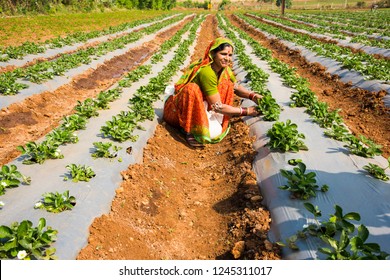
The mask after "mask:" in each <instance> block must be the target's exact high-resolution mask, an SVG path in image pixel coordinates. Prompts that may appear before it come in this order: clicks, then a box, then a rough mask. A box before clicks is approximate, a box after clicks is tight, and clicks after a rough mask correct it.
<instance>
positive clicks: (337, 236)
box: [304, 203, 389, 260]
mask: <svg viewBox="0 0 390 280" xmlns="http://www.w3.org/2000/svg"><path fill="white" fill-rule="evenodd" d="M304 206H305V208H306V209H307V210H308V211H309V212H310V213H312V214H313V215H314V217H315V219H316V223H315V224H311V225H309V227H307V228H306V229H304V232H305V231H307V232H309V233H310V234H311V235H314V236H316V237H318V238H320V239H321V240H322V241H324V242H325V244H326V245H327V246H328V247H321V248H319V251H320V252H321V253H323V254H325V255H327V256H328V259H331V260H347V259H349V260H362V259H365V260H368V259H370V260H384V259H386V258H388V256H389V254H388V253H386V252H383V251H381V249H380V246H379V245H378V244H376V243H366V241H367V239H368V237H369V231H368V229H367V227H366V226H364V225H359V226H358V227H357V235H353V234H354V233H355V230H356V228H355V225H354V224H353V223H351V222H350V221H352V220H354V221H360V215H359V214H358V213H356V212H349V213H346V214H343V209H342V208H341V207H340V206H338V205H335V212H334V214H333V215H330V218H329V219H328V220H326V221H322V222H319V221H318V220H317V218H318V217H320V216H321V211H319V209H318V207H315V206H314V205H312V204H311V203H305V204H304Z"/></svg>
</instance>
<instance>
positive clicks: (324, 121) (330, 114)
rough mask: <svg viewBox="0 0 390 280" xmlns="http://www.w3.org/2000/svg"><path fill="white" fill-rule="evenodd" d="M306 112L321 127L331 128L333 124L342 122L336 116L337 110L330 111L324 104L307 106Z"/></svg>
mask: <svg viewBox="0 0 390 280" xmlns="http://www.w3.org/2000/svg"><path fill="white" fill-rule="evenodd" d="M307 112H308V113H309V114H310V115H312V117H313V118H314V121H315V122H316V123H318V124H319V126H321V127H326V128H328V127H332V125H333V124H341V123H342V122H343V120H342V118H341V116H340V115H339V114H338V112H339V110H334V111H330V110H329V106H328V104H327V103H325V102H315V103H312V104H311V105H309V108H308V109H307Z"/></svg>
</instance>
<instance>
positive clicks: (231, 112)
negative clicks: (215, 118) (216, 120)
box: [206, 93, 259, 116]
mask: <svg viewBox="0 0 390 280" xmlns="http://www.w3.org/2000/svg"><path fill="white" fill-rule="evenodd" d="M206 99H207V102H208V103H209V104H211V107H212V108H213V110H214V111H215V112H217V113H221V114H224V115H228V116H257V115H259V112H258V111H257V109H256V106H252V107H234V106H230V105H227V104H222V102H221V97H220V95H219V93H217V94H213V95H210V96H206Z"/></svg>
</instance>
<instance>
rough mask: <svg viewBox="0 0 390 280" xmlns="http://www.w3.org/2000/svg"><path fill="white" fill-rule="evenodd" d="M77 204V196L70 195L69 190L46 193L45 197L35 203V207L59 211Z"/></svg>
mask: <svg viewBox="0 0 390 280" xmlns="http://www.w3.org/2000/svg"><path fill="white" fill-rule="evenodd" d="M75 205H76V198H75V197H74V196H70V195H69V191H65V192H64V193H62V194H61V193H58V192H55V193H52V192H51V193H45V194H44V195H43V199H42V200H41V201H39V202H37V203H35V206H34V208H36V209H45V210H46V211H48V212H52V213H59V212H63V211H65V210H71V209H72V208H73V207H74V206H75Z"/></svg>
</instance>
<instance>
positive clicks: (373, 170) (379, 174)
mask: <svg viewBox="0 0 390 280" xmlns="http://www.w3.org/2000/svg"><path fill="white" fill-rule="evenodd" d="M387 162H388V165H387V167H385V168H382V167H380V166H379V165H377V164H374V163H369V164H367V165H365V166H363V169H364V170H366V171H367V172H368V173H370V174H371V175H372V176H374V177H375V178H377V179H380V180H383V181H388V180H390V178H389V176H387V175H386V173H385V170H386V169H387V168H389V167H390V157H389V158H388V159H387Z"/></svg>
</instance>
